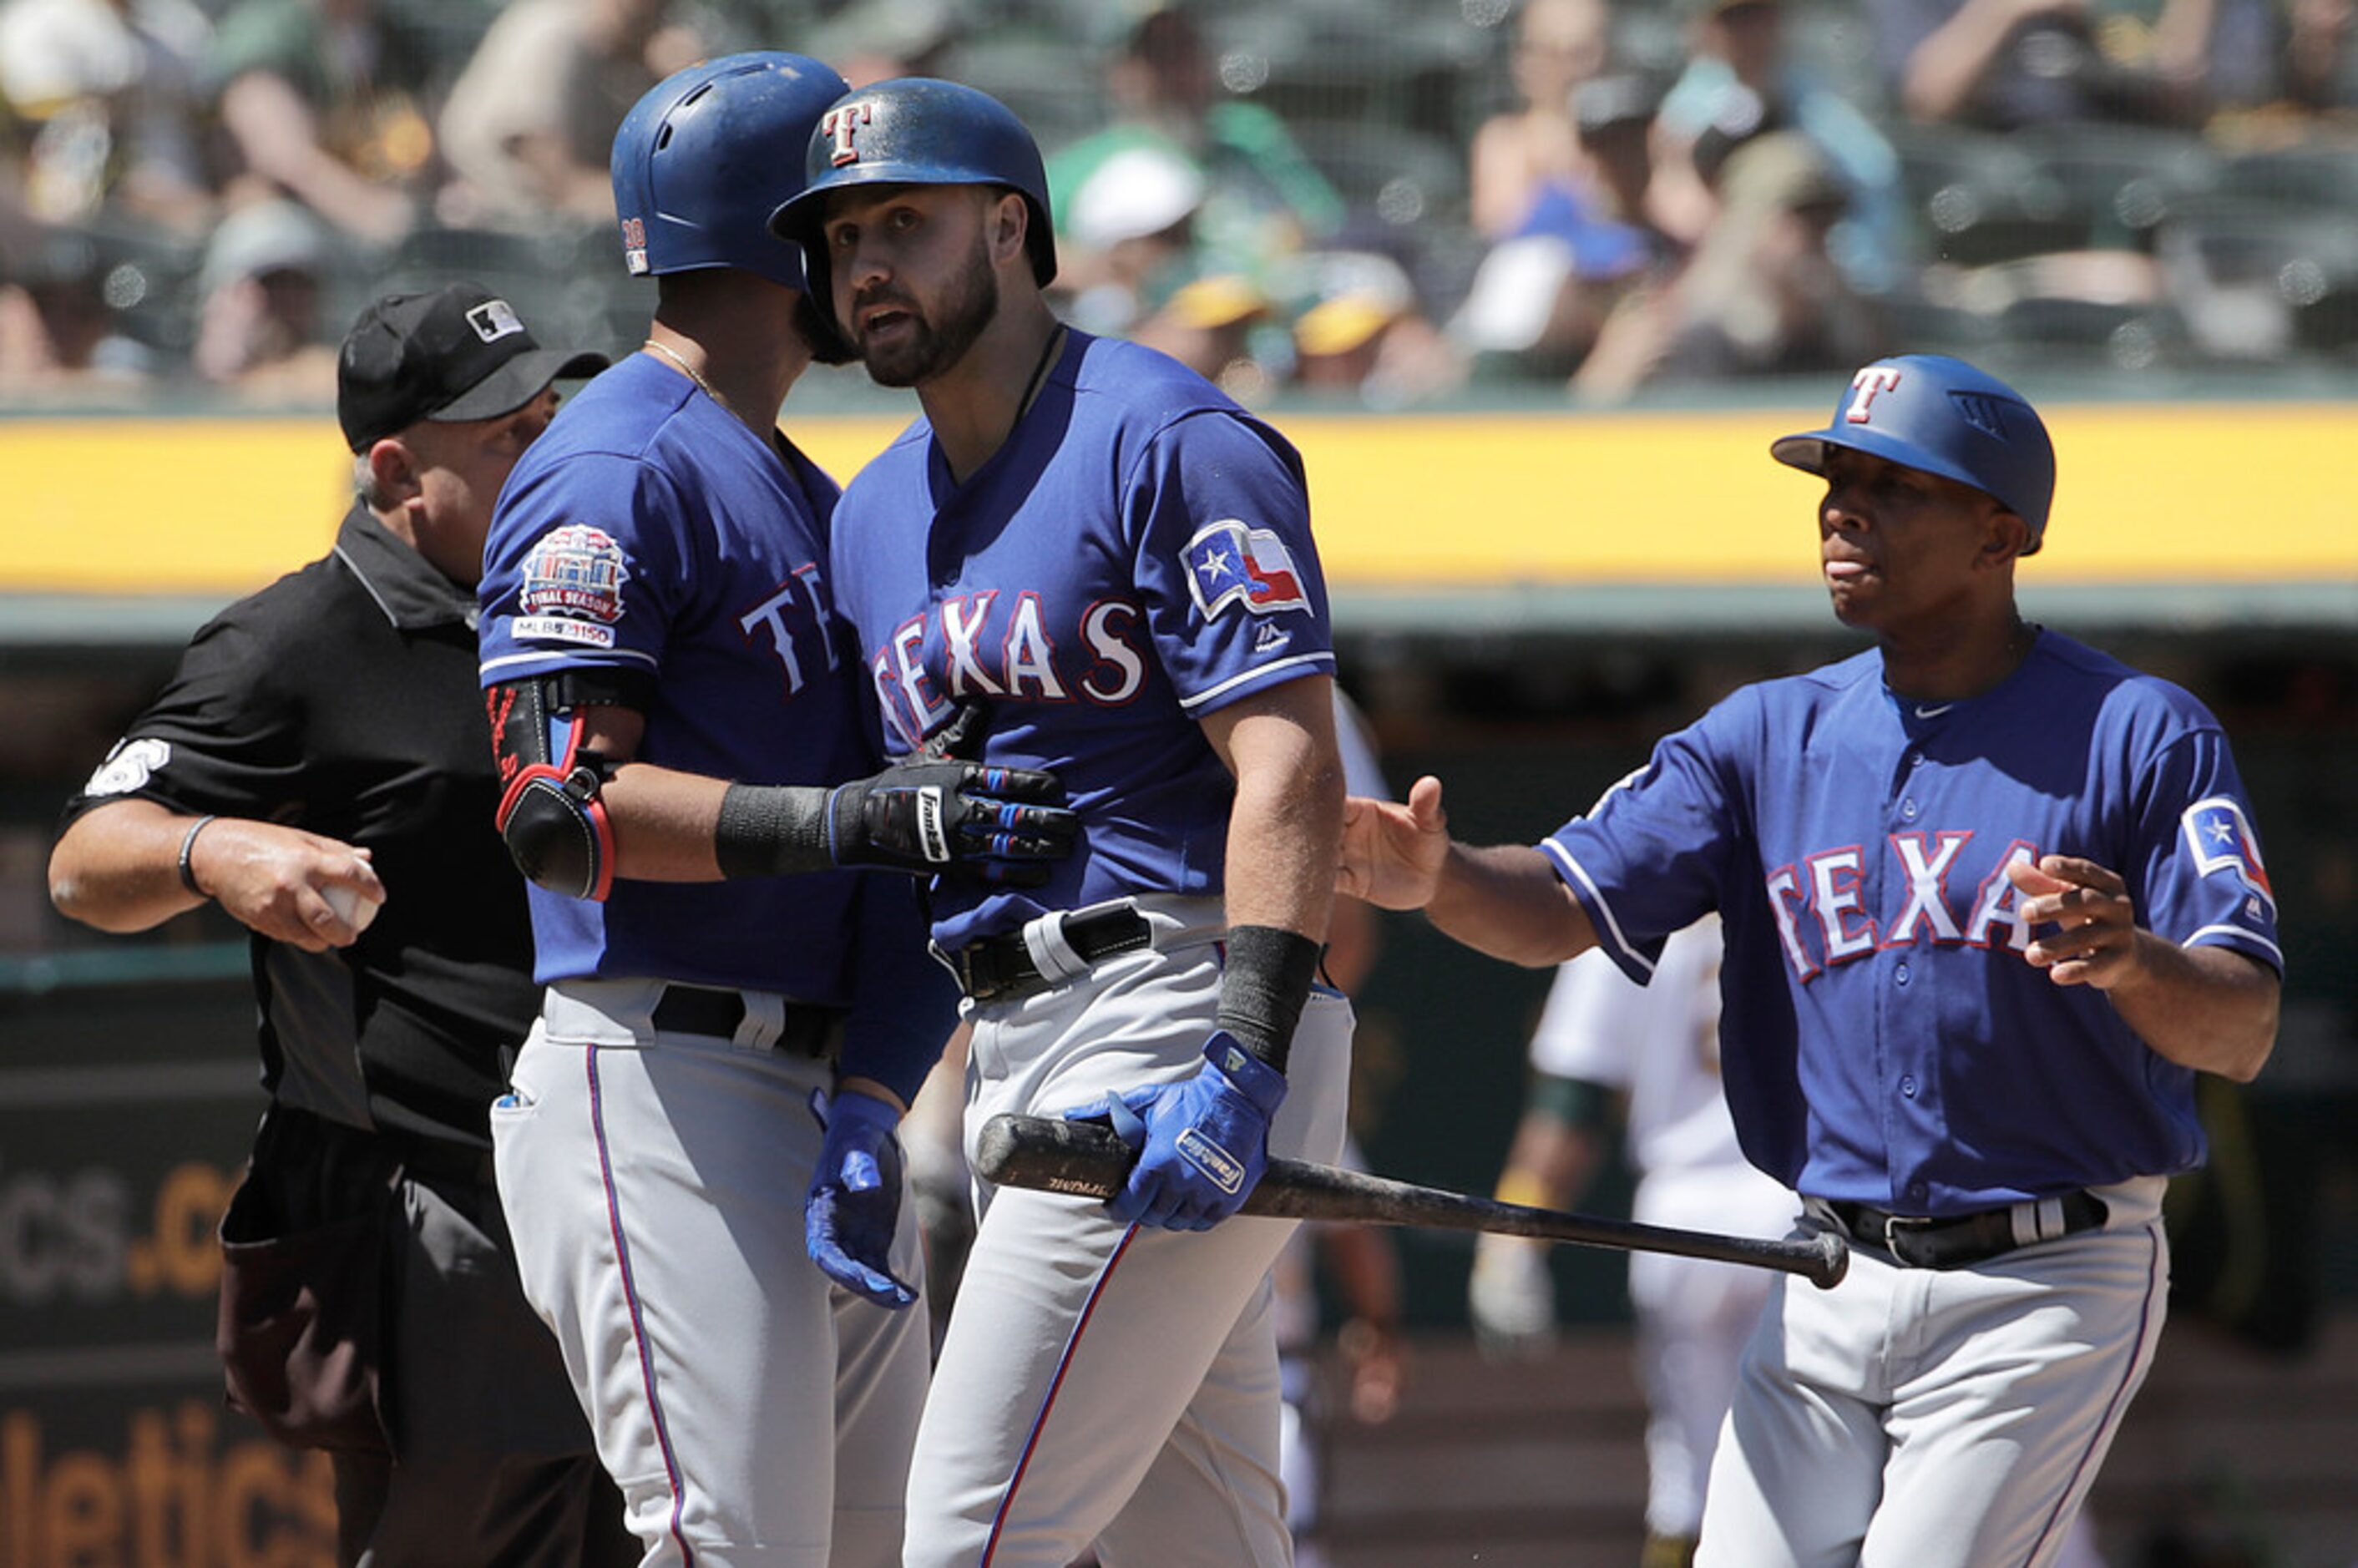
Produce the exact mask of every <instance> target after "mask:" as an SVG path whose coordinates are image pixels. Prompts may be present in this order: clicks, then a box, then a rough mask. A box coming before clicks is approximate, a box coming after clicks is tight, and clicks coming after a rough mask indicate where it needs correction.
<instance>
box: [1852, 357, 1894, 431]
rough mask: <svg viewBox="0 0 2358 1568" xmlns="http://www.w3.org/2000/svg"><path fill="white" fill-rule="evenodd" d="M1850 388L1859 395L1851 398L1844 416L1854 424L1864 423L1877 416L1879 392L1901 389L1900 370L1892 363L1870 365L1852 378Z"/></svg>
mask: <svg viewBox="0 0 2358 1568" xmlns="http://www.w3.org/2000/svg"><path fill="white" fill-rule="evenodd" d="M1850 389H1851V390H1852V391H1853V392H1855V393H1856V394H1857V396H1855V397H1854V398H1852V399H1851V400H1850V406H1849V407H1848V408H1846V409H1844V411H1843V418H1844V419H1845V420H1846V421H1848V422H1849V423H1851V424H1853V425H1864V424H1866V422H1867V421H1868V420H1870V419H1872V418H1874V417H1875V398H1876V395H1877V393H1883V392H1897V391H1898V390H1899V372H1898V369H1896V368H1895V367H1893V366H1891V365H1869V366H1867V367H1866V369H1865V370H1863V371H1861V372H1859V373H1857V374H1856V375H1855V376H1853V377H1851V378H1850Z"/></svg>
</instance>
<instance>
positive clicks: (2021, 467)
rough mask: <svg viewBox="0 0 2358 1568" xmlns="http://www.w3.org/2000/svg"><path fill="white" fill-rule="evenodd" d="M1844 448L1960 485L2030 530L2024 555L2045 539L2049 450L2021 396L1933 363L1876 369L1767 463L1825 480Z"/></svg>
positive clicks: (1941, 359)
mask: <svg viewBox="0 0 2358 1568" xmlns="http://www.w3.org/2000/svg"><path fill="white" fill-rule="evenodd" d="M1828 447H1844V448H1847V449H1850V450H1852V451H1855V452H1866V453H1867V454H1868V455H1869V456H1871V457H1877V458H1882V459H1885V460H1887V461H1890V462H1895V463H1898V464H1900V465H1901V466H1903V467H1906V468H1911V469H1920V470H1923V471H1924V472H1926V473H1933V474H1939V475H1940V476H1941V477H1942V478H1943V479H1952V480H1955V481H1957V482H1958V483H1960V484H1969V485H1971V486H1973V487H1974V489H1975V490H1978V491H1980V492H1983V493H1984V494H1985V495H1989V496H1993V497H1995V498H1996V500H1997V501H1998V503H2000V504H2001V505H2003V506H2005V507H2006V510H2007V511H2009V512H2012V513H2014V514H2016V515H2017V516H2018V517H2020V518H2021V519H2022V520H2023V521H2024V522H2025V523H2028V524H2030V543H2029V544H2028V546H2025V547H2024V549H2023V552H2022V553H2023V554H2024V555H2026V556H2027V555H2029V554H2031V553H2032V552H2033V551H2035V550H2037V549H2038V548H2039V542H2040V540H2041V539H2042V538H2044V537H2045V535H2046V533H2047V511H2048V507H2049V506H2050V503H2052V502H2053V501H2054V499H2055V447H2054V444H2053V443H2052V442H2050V440H2049V439H2048V438H2047V427H2046V426H2045V425H2043V424H2041V423H2040V422H2039V415H2038V413H2037V412H2036V411H2035V410H2033V409H2032V408H2031V406H2030V405H2029V404H2028V403H2027V402H2025V401H2024V400H2023V397H2022V395H2021V394H2020V393H2018V392H2017V391H2015V390H2014V388H2012V387H2010V386H2008V385H2006V383H2004V382H2002V381H2000V380H1998V379H1997V377H1996V376H1994V375H1989V374H1986V373H1984V372H1981V371H1978V370H1975V369H1974V367H1973V366H1972V365H1969V364H1967V363H1966V362H1964V361H1963V360H1952V359H1950V358H1948V357H1947V356H1946V355H1943V354H1901V355H1899V356H1898V358H1896V359H1887V360H1877V361H1876V362H1874V363H1873V364H1871V365H1868V366H1867V367H1866V369H1865V370H1862V371H1860V372H1859V373H1857V374H1856V375H1855V376H1853V377H1851V382H1850V385H1849V386H1848V387H1847V388H1845V389H1844V392H1843V395H1842V399H1841V401H1840V402H1838V403H1836V404H1835V405H1834V416H1833V420H1832V421H1831V422H1829V423H1828V424H1827V426H1826V427H1825V428H1824V429H1823V430H1810V431H1806V432H1804V433H1802V434H1801V435H1798V436H1780V437H1779V438H1777V440H1776V441H1774V442H1772V443H1771V444H1770V446H1769V448H1768V453H1769V456H1771V457H1773V458H1775V459H1776V460H1778V461H1779V462H1780V463H1790V465H1792V466H1793V467H1794V468H1797V469H1806V470H1808V471H1810V472H1811V473H1823V472H1825V471H1826V449H1827V448H1828Z"/></svg>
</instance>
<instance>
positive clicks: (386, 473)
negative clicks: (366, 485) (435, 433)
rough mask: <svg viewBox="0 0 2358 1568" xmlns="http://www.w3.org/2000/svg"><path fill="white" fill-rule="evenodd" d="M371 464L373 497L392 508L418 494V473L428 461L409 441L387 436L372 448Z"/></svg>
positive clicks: (370, 476)
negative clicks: (422, 460)
mask: <svg viewBox="0 0 2358 1568" xmlns="http://www.w3.org/2000/svg"><path fill="white" fill-rule="evenodd" d="M368 467H369V479H370V481H371V485H372V494H371V497H370V499H371V500H372V501H373V503H377V504H379V505H381V506H384V507H385V508H387V509H390V508H392V507H395V506H398V505H400V504H401V503H403V502H405V501H406V500H408V499H409V498H410V497H412V496H414V495H416V494H417V492H418V490H419V488H420V487H419V484H418V478H417V476H418V473H419V471H420V470H422V469H423V468H424V467H425V465H424V464H423V463H422V462H420V461H419V460H418V457H417V454H416V452H415V451H413V450H411V449H410V447H409V443H408V442H406V441H404V440H403V439H402V438H400V437H398V436H387V437H385V438H384V439H383V440H381V441H378V442H375V443H374V444H373V445H372V446H371V447H370V448H369V449H368Z"/></svg>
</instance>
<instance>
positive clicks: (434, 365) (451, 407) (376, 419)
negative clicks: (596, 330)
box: [336, 283, 606, 452]
mask: <svg viewBox="0 0 2358 1568" xmlns="http://www.w3.org/2000/svg"><path fill="white" fill-rule="evenodd" d="M605 368H606V356H605V355H603V354H597V353H568V352H567V351H565V350H563V349H544V348H542V347H541V346H540V345H539V344H538V343H536V342H535V341H533V336H532V333H531V332H530V331H528V330H525V324H524V321H523V319H521V318H519V317H518V316H517V315H516V313H515V310H514V308H513V307H512V306H510V305H509V304H508V302H507V301H506V300H504V299H502V298H500V297H497V296H495V295H493V294H492V292H491V291H490V290H489V289H486V288H484V287H481V286H480V285H477V284H472V283H449V284H445V285H443V286H442V287H440V288H438V289H434V290H432V291H431V292H428V293H424V294H393V295H387V296H386V297H384V298H382V299H379V300H378V301H376V303H374V304H373V305H371V306H370V307H369V308H367V309H365V310H362V312H361V314H360V319H358V320H356V321H354V322H353V323H352V330H351V331H350V332H348V333H346V334H345V335H344V346H343V351H342V352H341V353H340V354H339V355H338V356H337V359H336V418H337V421H338V422H339V423H340V424H341V425H342V426H343V429H344V439H345V441H346V442H347V443H348V444H349V445H350V446H351V448H352V450H353V451H355V452H361V451H366V450H367V449H369V448H370V447H371V446H373V445H374V444H375V443H376V442H378V441H382V440H384V438H386V437H387V436H392V435H395V434H398V433H399V432H401V431H403V430H406V429H407V428H409V427H410V426H412V425H415V424H416V423H418V422H419V421H420V420H425V419H432V420H437V421H444V422H448V421H455V420H462V419H490V418H494V417H496V416H499V415H502V414H508V413H513V412H514V410H516V409H518V408H521V407H523V406H525V404H527V403H529V402H531V401H532V400H533V399H534V398H535V397H537V396H539V395H540V393H541V389H542V388H543V387H546V385H547V384H549V383H550V382H552V381H555V380H557V378H558V377H559V376H583V375H595V374H597V373H599V372H600V371H601V370H604V369H605Z"/></svg>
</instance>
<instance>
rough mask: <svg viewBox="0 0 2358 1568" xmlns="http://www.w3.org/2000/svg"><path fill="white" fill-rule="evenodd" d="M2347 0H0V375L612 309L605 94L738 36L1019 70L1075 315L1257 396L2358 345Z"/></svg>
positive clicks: (622, 296)
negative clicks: (435, 314)
mask: <svg viewBox="0 0 2358 1568" xmlns="http://www.w3.org/2000/svg"><path fill="white" fill-rule="evenodd" d="M2353 4H2358V0H1290V3H1289V4H1287V5H1268V4H1266V3H1249V0H1181V3H1171V0H1164V3H1163V4H1159V5H1149V4H1145V3H1143V0H1140V3H1134V4H1125V3H1122V0H506V3H505V4H501V3H500V0H0V403H6V404H13V405H16V406H27V405H33V404H44V403H46V404H49V405H76V406H83V405H107V404H123V405H128V406H142V405H145V404H148V403H152V402H153V401H154V400H155V399H156V398H157V396H158V395H196V396H199V397H200V398H203V399H208V400H215V401H230V402H234V403H239V404H243V405H248V406H252V405H281V406H300V405H311V404H324V403H325V402H327V401H328V400H329V398H330V395H331V393H332V388H333V384H334V381H333V377H334V369H333V362H332V350H331V347H330V345H332V344H333V343H334V342H335V341H336V340H337V338H338V337H339V335H340V334H341V330H342V329H343V327H344V325H345V324H346V323H347V322H348V321H349V319H351V317H352V313H353V311H354V310H355V309H357V308H358V307H359V305H360V304H361V303H362V302H364V301H365V300H366V299H367V298H369V297H372V296H373V294H375V293H376V292H378V291H379V290H380V289H381V288H383V287H387V286H389V285H392V284H395V283H403V284H409V283H416V284H426V283H432V282H437V281H441V280H444V279H447V278H449V277H454V276H469V277H473V278H476V279H478V280H479V281H481V282H483V283H485V284H486V285H487V286H489V287H493V288H497V289H501V290H503V291H504V292H508V293H509V294H511V296H512V297H516V300H517V303H518V305H519V308H524V309H526V310H527V311H528V313H530V314H531V315H532V318H533V319H535V320H545V321H546V322H548V323H549V335H550V336H551V338H552V340H553V341H580V342H585V343H591V344H597V345H600V346H609V344H610V340H613V339H615V338H616V337H617V336H618V334H619V333H620V332H621V331H622V330H623V324H624V323H628V322H631V321H633V320H636V319H640V318H643V317H644V310H645V303H644V300H643V299H640V298H637V297H634V296H633V289H634V288H637V287H643V286H641V285H633V284H632V283H631V282H630V281H629V280H627V279H625V278H624V276H622V271H621V268H620V266H619V265H616V263H615V259H614V255H613V254H612V253H613V249H614V243H613V241H612V238H611V233H610V232H609V231H610V229H611V197H610V195H609V192H608V185H607V176H606V148H607V146H608V143H609V141H610V140H611V135H612V133H613V130H614V127H615V125H616V124H618V123H619V122H620V120H621V118H622V113H623V111H624V110H625V109H627V108H628V106H629V105H630V104H631V103H633V101H634V100H635V99H636V98H637V96H638V95H639V93H640V92H643V91H644V89H645V88H646V87H648V86H649V85H651V84H652V83H653V82H654V81H657V80H658V79H660V78H661V77H663V76H664V75H665V74H667V73H668V72H669V71H671V70H674V69H676V68H677V67H678V66H680V65H682V64H685V63H687V62H688V61H691V60H693V59H698V58H699V57H701V56H703V55H706V54H708V53H714V52H719V51H721V50H725V49H738V48H749V47H779V48H789V49H797V50H801V51H804V52H807V53H811V54H815V55H818V56H820V57H821V58H824V59H828V60H829V61H830V62H831V63H834V64H836V65H837V66H838V68H839V69H841V70H843V71H844V72H845V74H846V75H847V76H848V77H849V79H850V80H851V81H854V82H855V83H860V82H864V81H871V80H875V79H877V78H880V77H883V76H889V75H899V74H908V73H918V74H928V75H941V76H947V77H951V78H953V79H956V80H960V81H968V82H971V83H972V84H974V85H976V86H979V87H982V88H984V89H986V90H988V91H990V92H993V93H995V94H997V95H998V96H1000V97H1001V98H1002V99H1003V100H1004V101H1006V102H1007V103H1009V104H1010V105H1011V107H1013V108H1014V109H1015V110H1016V111H1017V112H1018V113H1019V114H1022V115H1023V117H1024V118H1025V119H1026V121H1027V122H1028V123H1029V124H1032V125H1033V127H1034V128H1035V130H1036V131H1037V133H1038V134H1039V136H1040V139H1041V141H1042V143H1043V145H1044V146H1045V147H1046V148H1047V149H1048V151H1049V154H1050V159H1049V176H1050V184H1051V191H1052V198H1053V205H1054V207H1055V218H1056V223H1057V228H1058V231H1059V234H1058V238H1059V246H1060V250H1061V253H1062V255H1063V257H1064V271H1063V276H1062V277H1061V278H1060V279H1059V287H1060V288H1061V289H1062V291H1063V293H1064V296H1065V299H1064V303H1065V308H1066V310H1067V313H1068V315H1069V317H1070V319H1073V320H1074V321H1075V322H1076V324H1078V325H1080V326H1083V327H1085V328H1087V329H1089V330H1094V331H1099V332H1108V333H1119V334H1122V335H1126V336H1130V337H1133V338H1137V339H1139V340H1141V341H1146V342H1149V343H1152V344H1153V345H1154V346H1156V347H1158V348H1161V349H1163V350H1164V351H1168V352H1170V353H1173V354H1174V355H1176V356H1178V357H1179V358H1181V359H1183V360H1184V361H1186V362H1188V363H1190V364H1192V365H1194V366H1195V368H1197V369H1198V370H1201V371H1203V372H1204V373H1206V374H1208V375H1210V376H1212V377H1213V378H1214V379H1216V380H1217V381H1219V382H1220V383H1221V384H1223V385H1224V386H1226V387H1228V389H1229V390H1230V391H1231V392H1232V393H1234V394H1235V395H1238V397H1239V398H1242V399H1244V400H1246V401H1248V402H1253V401H1258V400H1265V399H1267V398H1269V397H1271V396H1274V395H1281V394H1282V395H1293V396H1299V397H1303V398H1308V399H1321V398H1334V399H1337V400H1342V401H1345V402H1348V403H1352V404H1357V405H1363V406H1376V407H1402V406H1415V405H1419V404H1426V403H1432V402H1434V401H1438V400H1443V399H1446V398H1451V397H1454V396H1458V395H1463V394H1464V393H1466V392H1467V391H1468V390H1469V389H1470V390H1473V391H1476V392H1479V391H1481V390H1482V389H1485V388H1487V387H1492V386H1504V387H1513V388H1517V389H1520V392H1521V393H1523V394H1525V395H1528V394H1529V393H1530V392H1531V391H1532V390H1533V389H1540V390H1542V391H1544V390H1546V389H1555V390H1557V391H1559V392H1560V393H1561V395H1563V396H1566V397H1569V398H1572V399H1575V400H1578V401H1580V402H1583V403H1588V404H1597V405H1609V404H1616V403H1620V402H1624V401H1627V400H1629V399H1631V398H1633V397H1637V396H1639V395H1642V394H1643V393H1644V392H1646V391H1647V390H1648V389H1650V388H1655V387H1670V388H1677V387H1680V386H1682V385H1689V384H1694V383H1697V382H1704V381H1725V380H1728V379H1731V378H1740V377H1747V376H1758V375H1774V374H1792V373H1817V372H1823V371H1828V370H1835V369H1842V368H1846V367H1848V366H1851V365H1854V364H1856V363H1859V362H1863V361H1865V360H1867V359H1871V358H1874V357H1876V356H1877V355H1878V354H1881V353H1884V352H1887V351H1892V350H1894V349H1896V348H1899V347H1903V346H1904V347H1906V348H1910V349H1926V348H1945V349H1950V350H1952V351H1961V352H1966V353H1970V354H1973V355H1974V356H1976V357H1977V358H1979V359H1980V360H1982V361H1983V362H1995V363H1996V364H1998V365H1999V366H2001V367H2004V368H2015V369H2017V370H2018V369H2019V364H2020V362H2022V361H2025V360H2029V361H2046V360H2050V359H2054V358H2058V357H2061V358H2066V359H2069V360H2070V361H2071V362H2074V363H2077V364H2083V365H2086V366H2088V367H2090V368H2094V369H2104V370H2110V371H2115V372H2123V373H2139V372H2143V371H2147V370H2149V369H2152V368H2153V367H2155V366H2157V365H2167V364H2180V365H2187V366H2193V367H2206V366H2212V365H2216V366H2222V367H2226V366H2240V365H2257V366H2277V365H2282V364H2286V363H2290V362H2314V363H2319V364H2322V365H2327V366H2353V365H2358V48H2353V39H2352V31H2353Z"/></svg>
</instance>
